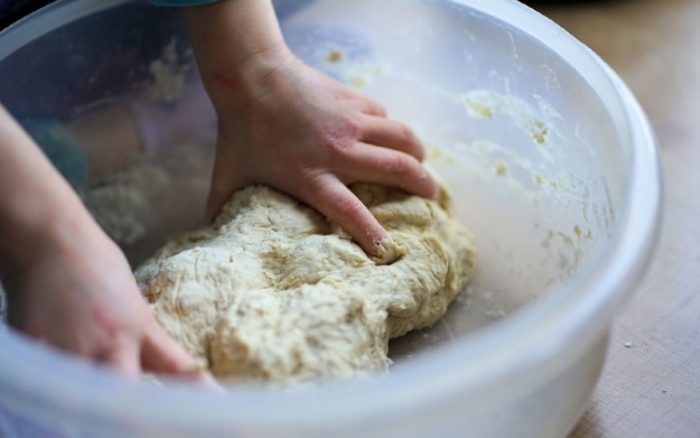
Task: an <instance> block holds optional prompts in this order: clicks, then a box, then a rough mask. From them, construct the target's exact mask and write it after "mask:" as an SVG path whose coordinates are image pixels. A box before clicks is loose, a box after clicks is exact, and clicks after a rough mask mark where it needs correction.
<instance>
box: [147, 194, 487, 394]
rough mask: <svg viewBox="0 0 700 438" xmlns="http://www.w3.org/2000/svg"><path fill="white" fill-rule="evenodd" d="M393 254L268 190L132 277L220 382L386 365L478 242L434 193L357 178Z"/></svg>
mask: <svg viewBox="0 0 700 438" xmlns="http://www.w3.org/2000/svg"><path fill="white" fill-rule="evenodd" d="M353 191H354V192H355V193H356V194H357V195H358V196H359V197H360V199H361V200H362V201H363V202H364V203H365V204H366V205H367V206H368V207H369V208H370V210H371V211H372V213H373V214H374V215H375V217H376V218H377V219H378V220H379V221H380V222H381V223H382V225H383V226H384V227H385V228H386V230H387V231H388V233H389V235H390V237H391V241H392V242H393V243H391V244H388V245H386V246H385V249H386V250H388V251H393V252H394V253H395V255H398V259H397V260H395V261H394V262H393V263H389V264H380V263H377V262H375V261H374V260H372V259H371V258H370V257H368V256H367V255H366V254H365V253H364V252H363V251H362V249H361V248H360V247H359V246H357V245H356V244H355V243H353V242H352V241H350V240H349V239H348V238H346V237H344V236H343V233H340V232H339V231H338V229H337V227H334V226H332V225H331V224H330V223H329V222H328V221H327V220H325V219H324V218H323V217H322V216H320V215H319V214H318V213H316V212H315V211H314V210H312V209H310V208H308V207H306V206H304V205H302V204H300V203H298V202H297V201H295V200H293V199H292V198H290V197H288V196H286V195H284V194H282V193H279V192H277V191H275V190H273V189H270V188H266V187H260V186H254V187H249V188H246V189H244V190H242V191H239V192H238V193H236V194H235V195H234V196H233V198H232V199H231V200H230V201H229V202H228V203H227V204H226V206H225V207H224V209H223V211H222V213H221V214H220V216H219V217H218V218H217V220H216V222H215V223H214V224H213V225H212V226H208V227H204V228H202V229H199V230H197V231H193V232H190V233H187V234H183V235H180V236H176V237H173V238H172V239H170V240H169V241H168V242H167V243H166V245H165V246H164V247H163V248H162V249H161V250H160V251H158V252H157V253H156V255H155V256H153V257H152V258H151V259H149V260H148V261H146V262H145V263H144V264H143V265H142V266H141V267H140V268H139V269H138V270H137V272H136V277H137V280H138V281H139V282H140V283H142V284H143V285H144V290H145V294H146V296H147V298H148V299H149V301H150V303H151V307H152V309H153V311H154V313H155V315H156V317H157V319H158V320H159V322H160V323H161V324H162V325H163V327H164V328H165V329H166V330H167V331H168V333H170V334H171V335H172V336H173V337H174V338H175V339H176V340H177V341H178V342H180V343H181V344H182V345H183V346H184V347H185V348H186V349H187V350H188V351H189V352H190V353H191V354H192V355H193V356H194V357H195V358H196V359H198V360H199V361H202V362H205V363H206V364H207V365H208V367H209V368H210V369H211V371H212V372H213V373H214V374H215V375H216V376H217V377H219V378H222V379H224V380H233V379H237V380H251V379H253V380H263V381H269V382H282V383H286V382H293V381H308V380H312V379H318V378H330V377H333V378H347V377H353V376H357V375H362V374H367V373H371V372H378V371H379V372H380V371H385V370H386V369H387V368H388V365H389V363H390V361H389V359H388V357H387V352H388V342H389V339H391V338H395V337H398V336H402V335H404V334H405V333H407V332H409V331H411V330H417V329H421V328H425V327H430V326H431V325H433V324H434V323H435V322H437V321H438V320H439V318H440V317H442V316H443V315H444V314H445V312H446V310H447V307H448V305H449V304H450V302H451V301H452V300H453V299H454V298H455V297H456V296H457V294H458V293H459V292H460V291H461V290H462V289H463V288H464V286H465V285H466V283H467V280H468V276H469V274H470V272H471V269H472V266H473V262H474V246H473V240H472V237H471V235H470V234H469V232H468V231H467V230H466V229H465V228H464V227H463V226H462V225H460V224H459V223H458V222H457V220H456V219H455V218H454V216H453V215H452V212H451V207H450V199H449V196H448V194H447V192H446V191H445V190H444V188H443V189H441V191H440V194H439V196H438V197H437V198H436V200H427V199H423V198H420V197H417V196H410V195H407V194H405V193H403V192H401V191H398V190H395V189H390V188H385V187H378V186H374V185H365V184H357V185H355V186H354V187H353Z"/></svg>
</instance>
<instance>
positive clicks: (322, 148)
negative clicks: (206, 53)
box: [208, 53, 437, 255]
mask: <svg viewBox="0 0 700 438" xmlns="http://www.w3.org/2000/svg"><path fill="white" fill-rule="evenodd" d="M267 55H268V56H269V53H268V54H267ZM279 56H280V58H279V60H278V61H277V64H271V63H270V61H269V60H267V61H265V65H268V66H269V67H268V70H267V71H264V72H262V71H259V70H257V71H256V73H255V76H254V77H255V78H257V79H258V80H259V78H261V77H262V78H264V83H262V84H261V83H257V84H248V85H246V86H248V87H250V88H249V89H250V92H251V93H253V94H252V95H249V96H248V97H247V98H246V99H240V98H239V99H236V98H235V96H232V93H231V92H230V91H229V88H228V86H229V84H228V83H227V82H226V80H219V81H213V82H211V83H209V84H208V88H209V92H210V93H211V95H212V96H213V97H214V101H215V106H216V108H217V112H218V114H219V137H218V146H217V156H216V162H215V165H214V173H213V177H212V185H211V191H210V194H209V200H208V213H209V214H210V215H213V214H216V213H217V212H218V211H219V210H220V208H221V207H222V205H223V204H224V203H225V202H226V201H227V200H228V199H229V198H230V196H231V195H232V193H233V192H234V191H236V190H238V189H240V188H242V187H245V186H246V185H249V184H253V183H260V184H267V185H270V186H272V187H275V188H277V189H279V190H282V191H284V192H286V193H289V194H290V195H292V196H294V197H296V198H298V199H300V200H301V201H303V202H305V203H306V204H308V205H310V206H312V207H314V208H315V209H317V210H318V211H320V212H321V213H322V214H324V215H325V216H327V217H328V218H329V219H330V220H331V221H333V222H335V223H337V224H339V225H340V226H341V227H342V228H343V229H344V230H345V231H346V232H348V233H349V234H350V235H351V236H352V237H353V238H354V239H355V240H356V241H357V242H358V243H359V244H360V245H361V246H362V247H363V248H364V249H365V251H367V252H368V253H370V254H374V255H376V254H375V253H376V250H377V245H378V244H379V243H380V242H381V241H382V240H383V239H384V238H385V237H386V232H385V231H384V229H383V228H382V226H381V225H380V224H379V223H378V222H377V220H376V219H375V218H374V216H372V214H371V213H370V212H369V210H368V209H367V208H366V207H365V206H364V205H363V204H362V203H361V202H360V200H359V199H358V198H357V197H356V196H355V195H354V194H353V193H352V192H351V191H350V190H349V189H348V188H347V184H351V183H355V182H372V183H379V184H385V185H389V186H393V187H398V188H401V189H404V190H406V191H407V192H411V193H414V194H417V195H420V196H425V197H433V196H434V195H435V194H436V192H437V187H436V184H435V182H434V181H433V179H432V178H431V177H430V176H429V174H428V173H427V172H426V171H425V169H424V168H423V166H422V165H421V163H420V161H421V160H422V159H423V157H424V150H423V147H422V145H421V143H420V141H419V140H418V139H417V138H416V136H415V135H414V134H413V132H412V131H411V129H409V128H408V127H407V126H406V125H404V124H402V123H400V122H397V121H394V120H392V119H389V118H387V116H386V112H385V111H384V109H383V108H382V107H381V106H380V105H379V104H377V103H376V102H374V101H373V100H371V99H369V98H367V97H364V96H362V95H360V94H358V93H355V92H353V91H351V90H350V89H348V88H346V87H345V86H343V85H341V84H340V83H338V82H336V81H335V80H333V79H332V78H330V77H328V76H326V75H324V74H322V73H321V72H319V71H317V70H314V69H312V68H310V67H308V66H306V65H304V64H303V63H302V62H301V61H299V60H298V59H296V58H295V57H294V56H292V55H291V54H282V55H279ZM248 67H250V64H248ZM255 80H256V79H253V81H255ZM233 89H234V90H239V88H237V87H234V88H233Z"/></svg>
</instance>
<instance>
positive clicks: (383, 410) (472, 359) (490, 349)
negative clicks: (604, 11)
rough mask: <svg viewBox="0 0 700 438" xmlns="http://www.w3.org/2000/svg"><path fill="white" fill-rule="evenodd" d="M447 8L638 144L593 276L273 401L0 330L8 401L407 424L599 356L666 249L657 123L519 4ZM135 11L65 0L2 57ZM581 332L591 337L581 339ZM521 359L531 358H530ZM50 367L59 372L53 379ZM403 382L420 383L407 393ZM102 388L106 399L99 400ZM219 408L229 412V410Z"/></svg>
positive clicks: (584, 53) (99, 415) (470, 2)
mask: <svg viewBox="0 0 700 438" xmlns="http://www.w3.org/2000/svg"><path fill="white" fill-rule="evenodd" d="M442 1H444V2H447V3H453V4H455V5H458V6H460V7H461V6H465V7H468V8H471V9H473V10H475V11H478V12H479V13H483V14H485V15H487V16H489V17H490V18H493V19H495V20H497V21H500V22H502V23H505V24H507V25H509V26H512V27H516V28H518V29H519V30H520V31H523V32H525V33H526V34H528V35H530V36H532V37H534V38H536V39H537V40H538V41H540V42H542V43H544V44H545V45H547V47H548V48H549V49H550V50H552V51H553V52H554V53H556V54H557V55H559V56H560V57H561V58H562V59H564V60H566V61H567V62H568V63H570V64H571V65H572V66H573V67H574V68H575V69H576V70H577V71H579V72H585V74H583V76H584V77H585V78H586V79H587V80H588V81H589V82H590V84H591V87H592V88H593V89H595V90H596V92H597V93H598V94H599V95H600V96H599V97H600V98H601V99H602V100H603V101H604V102H603V103H604V104H605V106H606V108H608V111H611V110H615V111H616V113H615V114H618V115H622V116H623V119H620V126H618V127H617V128H618V131H620V129H621V130H622V134H623V136H626V138H628V141H629V143H630V144H631V145H633V146H632V150H631V160H630V162H629V163H628V164H627V165H628V166H629V176H628V179H627V183H626V199H625V203H624V207H623V209H622V214H621V215H620V216H619V219H618V224H617V225H616V233H615V235H614V236H613V244H612V245H611V248H612V250H611V251H610V252H609V253H607V254H605V255H604V257H601V259H600V260H598V261H597V262H595V263H594V266H595V268H594V269H593V270H592V272H593V274H592V275H591V276H590V277H588V278H586V279H581V281H580V282H578V283H573V284H571V285H569V287H565V288H563V289H562V290H560V291H557V292H556V293H553V294H549V295H548V296H546V297H544V298H543V299H542V300H540V301H538V302H537V303H534V304H532V305H530V306H528V308H527V309H525V310H524V311H523V312H519V313H518V314H516V315H513V316H512V317H509V318H506V319H505V320H503V321H502V322H499V323H498V324H492V325H490V326H488V327H485V328H483V329H480V330H479V331H478V332H477V333H475V334H474V335H473V336H468V337H465V338H463V339H458V340H456V342H455V343H454V344H451V345H444V346H440V347H438V348H436V349H435V350H433V353H432V354H430V355H422V356H419V357H417V358H415V359H414V360H413V361H412V363H411V364H407V365H406V366H403V367H401V368H399V369H396V370H394V371H392V373H391V374H389V375H388V376H385V377H380V378H376V379H372V380H371V381H370V380H367V381H352V382H344V383H333V384H329V385H324V386H322V387H314V388H303V389H301V390H300V391H292V392H287V391H285V392H275V396H274V397H270V392H269V390H268V389H261V388H258V387H241V388H240V389H237V390H236V391H235V393H234V392H231V393H225V394H220V393H211V392H206V391H201V390H200V389H197V388H193V387H191V386H189V385H184V384H181V383H177V382H173V384H172V385H169V386H168V387H158V386H150V385H139V384H135V383H129V382H126V381H125V379H124V378H122V377H120V376H117V375H115V374H113V373H111V372H108V371H106V370H103V369H100V368H98V367H95V366H92V365H89V364H85V363H83V362H81V361H78V360H76V359H73V358H72V357H69V356H68V355H65V354H63V353H56V352H49V351H45V349H43V348H39V347H37V346H36V345H34V343H33V342H31V341H30V340H28V338H27V337H26V336H24V335H21V334H16V332H14V331H13V330H7V331H4V332H0V348H2V349H3V351H4V352H6V354H5V355H4V358H3V360H1V361H0V388H3V391H0V401H3V402H7V403H9V404H10V405H13V406H24V407H26V408H27V411H26V412H30V411H32V412H41V415H42V416H43V417H44V418H47V417H46V415H47V413H48V412H49V411H52V412H55V413H54V415H55V416H56V419H57V420H59V419H61V418H66V417H64V415H65V413H66V412H68V413H74V414H75V413H79V415H80V416H81V417H82V418H83V419H84V420H85V421H86V422H90V421H97V419H99V421H100V424H110V423H112V424H115V425H116V424H119V423H120V420H121V421H123V420H124V419H129V421H134V420H136V419H143V420H144V421H148V422H149V423H150V424H154V425H158V424H161V425H162V424H167V425H168V427H171V428H172V427H182V428H184V429H183V430H188V429H191V428H193V427H194V428H198V427H201V428H212V427H213V428H217V427H225V428H226V430H229V431H230V430H236V428H239V427H242V428H246V427H269V428H283V427H285V425H287V426H289V425H292V424H304V425H305V426H309V427H310V425H311V424H312V423H311V422H314V423H313V424H315V425H321V426H323V425H331V424H333V425H335V426H336V427H337V426H338V425H342V424H345V425H351V424H354V423H356V422H357V420H358V419H359V418H362V419H363V421H365V422H366V421H371V420H368V419H372V418H375V419H378V418H380V417H381V418H382V419H383V420H386V419H387V418H392V417H395V416H398V415H400V414H401V415H405V414H406V412H410V411H416V409H425V407H426V406H427V405H438V404H445V403H449V401H450V400H453V399H454V398H455V397H457V396H460V394H461V397H464V394H468V393H472V394H479V397H478V398H476V397H473V398H474V399H476V400H477V401H475V402H474V404H473V406H472V408H473V409H479V408H480V406H486V405H488V404H489V403H488V400H487V399H485V398H484V396H483V395H484V394H490V395H489V396H488V397H494V398H498V400H503V399H504V397H506V395H505V392H507V393H508V395H507V396H508V397H516V396H517V395H518V394H522V393H524V392H525V391H528V390H531V389H532V388H533V387H534V386H535V385H537V384H538V382H540V383H541V382H544V381H545V379H548V378H551V376H552V375H556V374H553V373H558V372H561V371H563V370H564V369H565V368H566V367H567V366H570V365H571V364H572V363H573V362H575V361H576V360H578V358H580V357H582V355H583V354H584V353H585V352H586V351H587V350H588V349H590V348H592V347H593V346H594V344H595V343H596V341H597V340H599V339H600V338H601V336H602V335H603V334H604V333H605V332H607V328H608V325H609V323H610V321H611V320H612V317H613V314H614V312H615V311H616V310H617V309H618V308H619V306H620V305H621V304H622V302H623V301H624V300H625V299H626V298H627V297H629V296H630V295H631V293H632V292H633V289H634V287H635V286H636V285H637V284H638V282H639V281H640V280H641V278H640V277H641V275H642V274H643V272H644V270H645V268H646V266H647V265H648V263H649V261H650V259H651V255H652V252H653V249H654V247H655V246H656V242H657V240H658V236H659V230H660V220H661V204H662V178H661V170H660V164H659V156H658V151H657V141H656V137H655V135H654V133H653V130H652V128H651V125H650V123H649V121H648V119H647V117H646V115H645V114H644V111H643V110H642V108H641V106H640V105H639V103H638V102H637V100H636V98H635V97H634V95H633V94H632V92H631V91H630V90H629V88H628V87H627V86H626V85H625V84H624V82H623V81H622V80H621V79H620V78H619V76H618V75H617V74H616V73H615V72H614V71H613V70H612V69H611V68H610V67H609V66H608V65H607V64H606V63H605V62H604V61H602V60H601V59H600V58H599V57H598V56H597V55H596V54H595V53H593V51H591V50H590V49H588V48H587V47H586V46H584V45H583V44H582V43H580V42H579V41H578V40H576V39H575V38H574V37H573V36H571V35H570V34H568V33H567V32H566V31H564V30H563V29H562V28H560V27H559V26H558V25H556V24H554V23H553V22H552V21H551V20H549V19H547V18H545V17H544V16H542V15H540V14H539V13H536V12H534V11H533V10H531V9H530V8H529V7H527V6H525V5H523V4H521V3H519V2H516V1H509V0H503V1H493V0H442ZM129 2H130V0H100V1H95V0H59V1H57V2H56V3H54V4H52V5H49V6H47V7H45V8H43V9H41V10H39V11H37V12H35V13H34V14H31V15H30V16H28V17H26V18H25V19H23V20H20V21H19V22H17V23H15V24H14V25H12V26H10V27H9V28H7V29H6V30H4V31H3V32H1V33H0V38H2V39H4V40H5V41H6V44H5V45H4V49H0V60H2V59H4V58H5V57H6V56H8V55H9V54H10V53H12V52H13V51H14V50H15V49H17V48H20V47H22V46H23V45H24V44H26V43H28V42H29V41H32V40H33V39H35V38H36V37H38V36H40V35H43V34H45V33H47V32H49V31H51V30H53V29H55V28H57V27H59V26H61V25H63V24H66V23H68V22H71V21H73V20H77V19H78V18H81V17H83V16H86V15H89V14H91V13H94V12H97V11H101V10H104V9H107V8H110V7H113V6H117V5H121V4H125V3H129ZM61 17H62V18H61ZM611 115H612V113H611ZM581 291H585V293H580V292H581ZM585 325H588V326H589V327H592V329H590V330H585V331H583V335H581V332H582V331H581V327H582V326H585ZM573 333H577V336H578V337H577V342H576V344H575V345H572V344H571V336H572V334H573ZM545 334H546V336H545ZM542 339H547V342H543V341H542ZM499 341H500V342H499ZM504 345H505V346H506V347H505V348H504V347H503V346H504ZM562 351H566V352H567V354H566V356H567V360H552V359H553V358H554V357H556V356H559V355H561V352H562ZM525 353H527V355H525ZM438 357H439V360H435V358H438ZM524 357H526V358H527V360H522V359H523V358H524ZM49 365H50V367H49ZM47 369H52V370H54V371H53V372H51V373H47V372H46V371H47ZM523 373H527V374H528V379H519V378H518V377H519V376H521V375H523ZM548 376H550V377H548ZM524 380H527V382H524ZM407 381H410V382H412V384H411V385H410V386H406V385H405V382H407ZM414 382H415V384H414ZM350 385H352V387H351V389H350V390H349V391H348V388H349V386H350ZM95 387H100V388H101V389H102V390H101V391H94V388H95ZM500 387H508V388H509V391H497V390H495V389H496V388H500ZM380 395H381V396H380ZM417 400H420V402H417ZM222 404H225V406H226V409H225V410H223V409H221V407H222ZM462 406H463V407H462V408H463V409H466V408H467V407H466V406H464V405H462ZM183 407H187V409H182V408H183ZM56 412H63V413H62V414H59V413H56ZM174 412H175V413H176V414H177V415H173V413H174ZM230 412H236V415H231V414H230ZM416 412H417V411H416ZM377 421H379V420H377ZM280 430H283V429H280Z"/></svg>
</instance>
